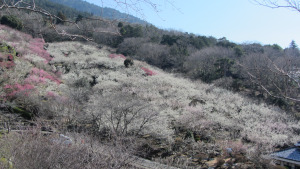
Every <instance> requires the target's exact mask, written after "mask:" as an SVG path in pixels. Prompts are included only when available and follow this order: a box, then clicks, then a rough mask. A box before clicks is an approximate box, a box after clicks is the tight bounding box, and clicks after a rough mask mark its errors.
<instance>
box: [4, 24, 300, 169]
mask: <svg viewBox="0 0 300 169" xmlns="http://www.w3.org/2000/svg"><path fill="white" fill-rule="evenodd" d="M0 36H1V37H4V38H3V39H1V45H2V46H3V47H2V48H1V62H0V63H1V67H2V69H1V75H0V76H1V80H2V81H1V91H0V94H1V98H2V102H4V104H6V105H7V106H10V108H11V109H13V110H20V111H19V112H21V114H22V112H28V114H29V115H31V116H38V117H39V118H44V119H47V120H50V121H51V120H53V123H54V121H55V124H64V125H67V126H68V128H77V129H78V130H80V129H81V130H83V129H84V130H86V131H88V133H92V134H94V136H97V138H98V137H100V138H102V139H104V138H105V139H108V138H110V137H113V138H114V137H116V138H118V139H120V138H123V137H124V138H126V139H128V137H129V138H133V139H131V140H130V141H129V142H130V145H131V144H134V145H135V144H137V147H138V148H139V149H141V150H143V151H139V152H138V153H137V154H138V155H140V156H142V157H147V158H150V159H156V160H157V159H160V158H161V159H164V158H171V159H172V158H174V159H175V158H179V159H180V158H183V156H185V157H186V156H187V158H186V160H187V161H189V162H188V163H187V164H186V165H193V162H192V161H191V159H193V160H195V159H196V160H198V162H199V163H201V164H202V163H205V161H204V159H206V157H207V158H208V157H209V156H212V157H216V158H217V157H218V158H221V157H222V156H223V155H224V154H226V152H225V150H224V149H225V148H228V147H231V148H234V149H235V151H236V152H238V154H235V155H240V156H242V157H243V158H246V159H245V160H244V162H240V163H246V162H248V161H250V164H251V165H254V163H255V157H256V156H255V155H256V154H259V152H257V151H261V152H262V153H263V154H265V153H269V152H270V151H272V150H273V148H274V147H278V146H284V145H287V144H292V143H294V142H296V141H298V140H299V139H300V136H299V134H300V133H299V131H300V126H299V122H298V121H296V120H294V119H293V117H291V116H289V115H288V114H286V113H285V112H282V111H280V110H278V109H276V108H275V107H270V106H267V105H265V104H255V103H253V102H252V101H251V100H248V99H245V98H243V97H242V96H240V95H238V94H235V93H232V92H229V91H227V90H224V89H220V88H217V87H215V86H213V85H208V84H204V83H202V82H192V81H190V80H187V79H184V78H181V77H176V76H175V75H172V74H169V73H166V72H164V71H162V70H161V69H158V68H155V67H152V66H150V65H148V64H146V63H145V62H140V61H136V60H134V65H133V66H131V67H129V68H126V67H125V66H124V59H125V57H124V56H123V55H118V54H115V53H114V52H113V51H114V50H115V49H111V48H108V47H103V48H102V49H99V48H98V47H97V46H96V45H93V44H87V43H79V42H61V43H50V44H45V43H44V41H43V40H42V39H34V38H32V37H31V36H29V35H26V34H23V33H20V32H17V31H15V30H12V29H10V28H7V27H5V26H2V25H1V26H0ZM8 46H10V47H8ZM9 48H13V49H14V50H15V51H17V52H18V54H17V53H16V52H12V50H7V49H9ZM44 49H47V51H46V50H44ZM11 56H12V57H11ZM10 103H14V104H13V105H11V104H10ZM13 112H14V111H13ZM1 113H3V112H2V111H1ZM112 140H113V139H112ZM140 142H142V143H144V144H142V145H139V144H141V143H140ZM125 143H126V142H125ZM127 143H128V140H127ZM257 147H259V149H257ZM150 150H151V151H150ZM153 154H154V155H153ZM172 154H175V155H172ZM198 156H201V157H198ZM203 156H204V157H203ZM224 156H225V155H224ZM236 163H238V162H236ZM241 168H244V167H241Z"/></svg>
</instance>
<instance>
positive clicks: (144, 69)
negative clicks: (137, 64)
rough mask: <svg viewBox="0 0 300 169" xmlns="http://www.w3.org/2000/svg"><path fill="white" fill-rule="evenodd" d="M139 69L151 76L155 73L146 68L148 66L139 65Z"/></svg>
mask: <svg viewBox="0 0 300 169" xmlns="http://www.w3.org/2000/svg"><path fill="white" fill-rule="evenodd" d="M141 69H142V70H143V71H144V72H145V73H146V75H148V76H153V75H156V74H157V73H156V72H154V71H152V70H150V69H148V68H145V67H141Z"/></svg>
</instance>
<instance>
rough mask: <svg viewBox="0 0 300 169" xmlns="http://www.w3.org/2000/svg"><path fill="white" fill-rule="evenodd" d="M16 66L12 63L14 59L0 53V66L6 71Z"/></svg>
mask: <svg viewBox="0 0 300 169" xmlns="http://www.w3.org/2000/svg"><path fill="white" fill-rule="evenodd" d="M15 65H16V64H15V62H14V57H13V56H12V55H11V54H9V55H2V54H1V53H0V66H1V67H5V68H6V69H10V68H12V67H14V66H15Z"/></svg>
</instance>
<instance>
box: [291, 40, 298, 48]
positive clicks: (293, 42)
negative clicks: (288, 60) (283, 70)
mask: <svg viewBox="0 0 300 169" xmlns="http://www.w3.org/2000/svg"><path fill="white" fill-rule="evenodd" d="M290 48H292V49H297V48H298V45H297V44H296V42H295V41H294V40H292V42H291V43H290Z"/></svg>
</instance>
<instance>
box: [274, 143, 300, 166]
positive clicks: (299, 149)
mask: <svg viewBox="0 0 300 169" xmlns="http://www.w3.org/2000/svg"><path fill="white" fill-rule="evenodd" d="M271 157H272V159H274V160H275V163H276V164H277V165H281V166H285V167H288V168H290V169H300V142H298V143H296V144H295V147H291V148H288V149H285V150H281V151H277V152H274V153H272V154H271Z"/></svg>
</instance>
